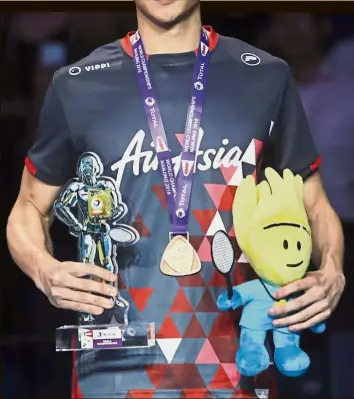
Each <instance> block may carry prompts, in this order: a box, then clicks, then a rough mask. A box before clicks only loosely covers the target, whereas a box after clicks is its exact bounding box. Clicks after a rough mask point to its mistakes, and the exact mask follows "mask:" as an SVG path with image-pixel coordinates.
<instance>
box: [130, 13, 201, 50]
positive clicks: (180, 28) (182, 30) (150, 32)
mask: <svg viewBox="0 0 354 399" xmlns="http://www.w3.org/2000/svg"><path fill="white" fill-rule="evenodd" d="M201 27H202V25H201V18H200V12H199V9H198V10H196V12H194V13H193V14H192V15H191V16H190V17H189V18H188V19H187V20H186V21H183V22H181V23H179V24H177V25H176V26H174V27H172V28H171V29H168V30H166V29H163V28H160V27H158V26H156V25H155V24H153V23H152V22H151V21H150V20H148V19H147V18H146V17H145V16H144V15H142V14H141V13H140V12H138V29H139V34H140V36H141V38H142V39H143V42H144V47H145V50H146V53H147V54H177V53H186V52H189V51H194V50H195V49H196V48H198V45H199V40H200V31H201Z"/></svg>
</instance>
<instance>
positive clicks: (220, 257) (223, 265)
mask: <svg viewBox="0 0 354 399" xmlns="http://www.w3.org/2000/svg"><path fill="white" fill-rule="evenodd" d="M211 256H212V260H213V264H214V266H215V268H216V269H217V271H218V272H219V273H220V274H222V275H223V276H224V277H225V280H226V288H227V295H228V299H231V298H232V296H233V290H232V280H231V271H232V268H233V266H234V263H235V251H234V249H233V247H232V244H231V240H230V238H229V236H228V235H227V234H226V233H225V231H223V230H219V231H217V232H216V233H215V235H214V237H213V241H212V243H211Z"/></svg>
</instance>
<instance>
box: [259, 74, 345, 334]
mask: <svg viewBox="0 0 354 399" xmlns="http://www.w3.org/2000/svg"><path fill="white" fill-rule="evenodd" d="M285 75H286V78H285V84H284V89H283V93H282V98H281V101H280V106H279V112H278V116H277V119H276V122H275V124H274V128H273V131H272V133H271V135H270V139H271V146H270V150H271V151H270V154H269V156H268V165H265V166H272V167H273V168H275V169H277V170H278V172H279V173H281V174H282V171H283V170H284V169H286V168H288V169H290V170H291V171H292V172H293V173H294V174H299V175H301V176H302V178H303V179H304V182H305V183H304V203H305V207H306V211H307V214H308V217H309V221H310V225H311V230H312V242H313V253H312V260H313V262H314V263H315V265H316V266H317V268H318V270H317V271H315V272H310V273H307V275H306V276H305V277H304V278H303V279H301V280H299V281H295V282H293V283H290V284H288V285H286V286H284V287H282V288H281V289H279V290H278V291H277V293H276V294H275V295H276V297H277V298H278V299H281V298H286V297H288V296H292V297H294V296H296V295H299V294H300V295H299V296H298V297H297V298H296V299H294V300H291V301H289V302H287V303H286V304H284V305H282V306H279V307H276V308H272V309H270V314H271V315H272V316H277V319H276V320H274V325H275V326H279V327H280V326H289V329H290V330H293V331H298V330H301V329H305V328H310V327H312V326H314V325H315V324H317V323H319V322H321V321H323V320H325V319H327V318H328V317H329V316H330V314H331V312H332V311H333V309H334V308H335V307H336V305H337V303H338V301H339V298H340V296H341V294H342V292H343V289H344V276H343V269H342V267H343V266H342V264H343V251H344V250H343V233H342V228H341V224H340V221H339V219H338V217H337V215H336V213H335V212H334V210H333V208H332V207H331V205H330V203H329V201H328V199H327V196H326V194H325V191H324V189H323V186H322V183H321V178H320V174H319V172H318V168H319V166H320V163H321V158H320V157H319V156H318V153H317V149H316V146H315V144H314V141H313V138H312V135H311V132H310V128H309V125H308V122H307V118H306V114H305V112H304V109H303V106H302V103H301V99H300V96H299V93H298V91H297V87H296V83H295V82H294V79H293V77H292V75H291V73H290V71H289V70H287V73H286V74H285Z"/></svg>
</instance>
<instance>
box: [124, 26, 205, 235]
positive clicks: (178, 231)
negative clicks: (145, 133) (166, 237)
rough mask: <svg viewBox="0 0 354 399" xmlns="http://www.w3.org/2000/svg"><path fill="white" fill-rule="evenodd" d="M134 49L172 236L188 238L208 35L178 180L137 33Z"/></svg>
mask: <svg viewBox="0 0 354 399" xmlns="http://www.w3.org/2000/svg"><path fill="white" fill-rule="evenodd" d="M132 47H133V58H134V64H135V69H136V73H137V77H138V82H139V86H140V91H141V95H142V99H143V103H144V109H145V113H146V117H147V120H148V123H149V127H150V132H151V136H152V139H153V141H154V145H155V151H156V155H157V159H158V163H159V170H160V173H161V175H162V178H163V183H164V188H165V194H166V199H167V208H168V213H169V217H170V222H171V226H172V234H173V235H188V216H189V205H190V199H191V194H192V186H193V178H194V173H195V171H196V155H197V145H198V139H199V127H200V122H201V119H202V113H203V106H204V99H205V88H206V82H207V75H208V70H209V64H210V50H209V39H208V35H207V33H206V31H205V30H204V29H202V33H201V38H200V44H199V51H198V54H197V59H196V62H195V66H194V72H193V84H192V89H191V96H190V103H189V107H188V113H187V120H186V127H185V131H184V141H183V151H182V155H181V166H180V170H179V173H178V176H177V178H176V176H175V174H174V170H173V164H172V156H171V150H170V148H169V146H168V142H167V137H166V132H165V128H164V125H163V122H162V117H161V113H160V109H159V106H158V103H157V97H156V93H155V89H154V87H153V83H152V76H151V71H150V67H149V64H148V61H147V56H146V52H145V49H144V45H143V42H142V40H141V37H140V35H139V33H138V32H136V34H135V35H134V40H133V44H132ZM181 172H182V173H181Z"/></svg>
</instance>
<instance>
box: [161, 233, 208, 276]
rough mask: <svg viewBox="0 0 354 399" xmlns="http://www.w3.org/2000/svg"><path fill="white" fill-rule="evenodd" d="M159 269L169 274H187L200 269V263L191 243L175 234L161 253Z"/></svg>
mask: <svg viewBox="0 0 354 399" xmlns="http://www.w3.org/2000/svg"><path fill="white" fill-rule="evenodd" d="M160 269H161V271H162V273H164V274H167V275H169V276H189V275H191V274H195V273H198V272H199V271H200V269H201V263H200V259H199V257H198V255H197V252H196V251H195V249H194V248H193V246H192V244H191V243H190V242H189V241H188V240H187V239H186V238H185V237H183V236H175V237H173V238H172V240H171V241H170V242H169V244H168V245H167V247H166V249H165V251H164V253H163V255H162V259H161V263H160Z"/></svg>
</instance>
